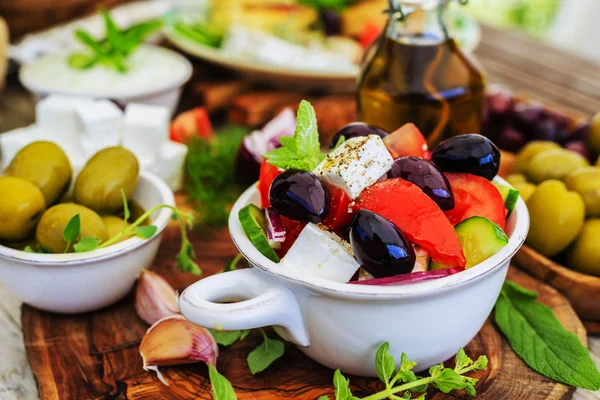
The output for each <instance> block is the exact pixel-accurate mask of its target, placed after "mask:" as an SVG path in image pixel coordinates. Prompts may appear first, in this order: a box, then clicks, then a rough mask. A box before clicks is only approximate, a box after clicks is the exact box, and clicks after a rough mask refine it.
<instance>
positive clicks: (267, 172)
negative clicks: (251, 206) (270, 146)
mask: <svg viewBox="0 0 600 400" xmlns="http://www.w3.org/2000/svg"><path fill="white" fill-rule="evenodd" d="M280 173H281V171H280V170H279V168H277V167H276V166H274V165H271V164H269V163H268V162H267V160H266V159H264V160H263V162H262V164H260V175H259V178H258V192H259V193H260V204H261V208H267V207H270V206H271V203H270V202H269V189H270V188H271V183H273V181H274V180H275V178H276V177H277V175H279V174H280Z"/></svg>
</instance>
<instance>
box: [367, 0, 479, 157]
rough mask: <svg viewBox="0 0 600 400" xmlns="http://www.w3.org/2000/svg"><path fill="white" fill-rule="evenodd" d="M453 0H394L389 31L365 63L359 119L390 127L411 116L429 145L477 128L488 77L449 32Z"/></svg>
mask: <svg viewBox="0 0 600 400" xmlns="http://www.w3.org/2000/svg"><path fill="white" fill-rule="evenodd" d="M449 1H451V0H390V10H388V13H389V18H388V23H387V25H386V28H385V31H384V33H383V34H382V35H381V36H380V37H379V39H378V40H377V41H376V42H375V43H373V45H372V46H371V48H369V49H368V50H367V53H366V55H365V59H364V61H363V65H362V72H361V76H360V80H359V86H358V99H357V100H358V113H359V116H360V120H361V121H364V122H366V123H368V124H373V125H377V126H380V127H382V128H384V129H385V130H387V131H389V132H392V131H394V130H396V129H397V128H399V127H400V126H402V125H403V124H405V123H407V122H412V123H414V124H415V125H416V126H417V127H418V128H419V129H420V130H421V132H422V133H423V134H424V135H425V137H426V138H427V142H428V144H429V145H430V147H431V146H435V145H436V144H438V143H439V142H440V141H442V140H443V139H445V138H447V137H450V136H454V135H460V134H463V133H479V131H480V129H481V120H482V111H483V110H482V108H483V99H484V90H485V78H484V76H483V73H482V70H481V68H480V67H479V65H478V64H477V62H476V61H474V60H473V59H471V58H470V57H468V56H467V55H466V54H465V53H463V52H462V51H461V49H460V48H459V47H458V45H457V44H456V42H455V41H454V39H452V37H451V36H450V35H449V34H448V30H447V29H446V23H445V21H444V17H445V14H446V13H445V11H446V8H447V6H448V3H449ZM463 2H464V0H463Z"/></svg>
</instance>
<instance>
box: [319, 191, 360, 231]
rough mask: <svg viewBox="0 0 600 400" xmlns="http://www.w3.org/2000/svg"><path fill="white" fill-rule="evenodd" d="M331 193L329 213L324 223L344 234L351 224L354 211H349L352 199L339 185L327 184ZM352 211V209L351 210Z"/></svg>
mask: <svg viewBox="0 0 600 400" xmlns="http://www.w3.org/2000/svg"><path fill="white" fill-rule="evenodd" d="M327 186H328V188H329V194H330V195H331V205H330V207H329V213H328V214H327V217H325V219H324V220H323V224H324V225H325V226H328V227H329V228H331V229H332V230H333V231H334V232H335V233H337V234H338V235H340V236H343V235H342V233H343V230H344V228H345V227H347V226H348V225H350V222H351V221H352V216H353V215H354V213H352V212H348V208H349V206H350V203H351V202H352V199H351V198H350V196H348V194H346V192H345V191H344V190H343V189H340V188H339V187H337V186H333V185H327ZM351 211H352V210H351Z"/></svg>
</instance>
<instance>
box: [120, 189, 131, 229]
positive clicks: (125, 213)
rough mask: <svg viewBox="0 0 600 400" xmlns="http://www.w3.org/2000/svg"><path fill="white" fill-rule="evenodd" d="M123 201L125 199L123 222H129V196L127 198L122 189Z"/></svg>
mask: <svg viewBox="0 0 600 400" xmlns="http://www.w3.org/2000/svg"><path fill="white" fill-rule="evenodd" d="M121 199H123V220H124V221H125V222H127V221H128V220H129V217H130V216H131V214H130V213H129V204H128V203H127V196H125V191H123V189H121Z"/></svg>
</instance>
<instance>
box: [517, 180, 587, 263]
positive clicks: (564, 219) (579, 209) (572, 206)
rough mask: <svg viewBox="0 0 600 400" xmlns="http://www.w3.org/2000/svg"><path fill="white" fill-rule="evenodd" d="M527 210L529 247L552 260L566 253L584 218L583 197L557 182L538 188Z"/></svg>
mask: <svg viewBox="0 0 600 400" xmlns="http://www.w3.org/2000/svg"><path fill="white" fill-rule="evenodd" d="M527 207H528V208H529V217H530V219H531V224H530V228H529V235H528V236H527V244H528V245H530V246H531V247H533V248H534V249H536V250H537V251H539V252H540V253H542V254H543V255H545V256H549V257H551V256H554V255H556V254H558V253H560V252H561V251H563V250H564V249H565V248H566V247H567V246H568V245H569V244H570V243H571V242H572V241H573V240H574V239H575V238H576V237H577V234H578V233H579V231H580V230H581V227H582V225H583V220H584V217H585V205H584V204H583V200H582V199H581V196H579V194H577V193H576V192H569V191H567V187H566V186H565V184H564V183H562V182H561V181H557V180H554V179H552V180H549V181H546V182H543V183H541V184H540V185H539V186H538V187H537V188H536V189H535V191H534V192H533V194H532V195H531V197H529V200H527Z"/></svg>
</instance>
